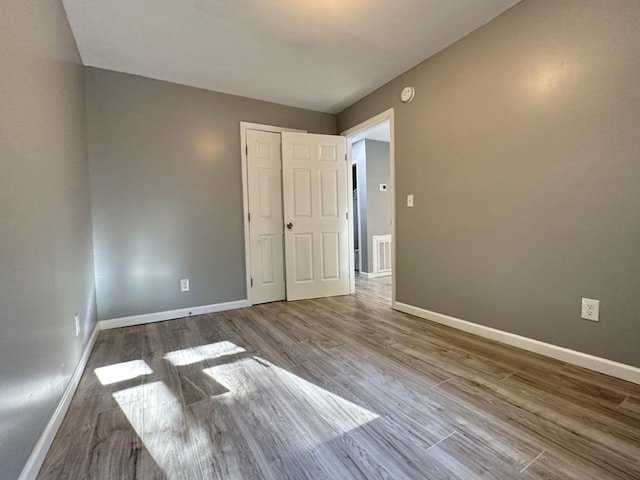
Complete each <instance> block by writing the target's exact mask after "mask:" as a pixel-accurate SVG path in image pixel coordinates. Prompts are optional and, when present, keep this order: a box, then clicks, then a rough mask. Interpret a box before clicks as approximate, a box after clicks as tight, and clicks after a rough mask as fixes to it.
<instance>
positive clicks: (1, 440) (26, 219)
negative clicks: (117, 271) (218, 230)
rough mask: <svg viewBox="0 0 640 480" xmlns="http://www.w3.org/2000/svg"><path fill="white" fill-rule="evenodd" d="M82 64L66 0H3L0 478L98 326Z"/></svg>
mask: <svg viewBox="0 0 640 480" xmlns="http://www.w3.org/2000/svg"><path fill="white" fill-rule="evenodd" d="M82 75H83V74H82V66H81V65H80V58H79V56H78V53H77V50H76V46H75V43H74V40H73V36H72V35H71V31H70V29H69V26H68V24H67V19H66V16H65V13H64V10H63V8H62V4H61V2H59V1H35V0H29V1H26V0H7V1H3V2H2V13H1V14H0V172H1V173H0V392H1V393H0V477H1V478H2V479H14V478H17V477H18V475H19V474H20V471H21V470H22V468H23V466H24V465H25V463H26V461H27V458H28V457H29V455H30V453H31V451H32V449H33V447H34V446H35V443H36V441H37V440H38V438H39V437H40V435H41V434H42V432H43V431H44V428H45V426H46V425H47V422H48V421H49V419H50V418H51V416H52V414H53V412H54V410H55V408H56V407H57V405H58V403H59V401H60V399H61V398H62V394H63V392H64V390H65V388H66V387H67V384H68V382H69V380H70V378H71V375H72V373H73V371H74V369H75V367H76V365H77V364H78V361H79V359H80V356H81V353H82V350H83V348H84V346H85V345H86V342H87V340H88V338H89V336H90V334H91V331H92V329H93V327H94V325H95V306H94V305H95V302H94V294H93V287H92V286H93V260H92V253H91V218H90V198H89V174H88V166H87V152H86V143H85V126H84V125H85V119H84V98H83V80H82ZM75 313H78V314H79V315H80V318H81V324H82V328H81V333H80V336H79V337H76V336H75V324H74V318H73V317H74V314H75Z"/></svg>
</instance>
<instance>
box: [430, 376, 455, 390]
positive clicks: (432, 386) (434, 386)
mask: <svg viewBox="0 0 640 480" xmlns="http://www.w3.org/2000/svg"><path fill="white" fill-rule="evenodd" d="M452 378H453V377H449V378H447V379H446V380H443V381H441V382H438V383H436V384H434V385H431V386H430V387H429V388H436V387H439V386H440V385H442V384H443V383H447V382H448V381H449V380H451V379H452Z"/></svg>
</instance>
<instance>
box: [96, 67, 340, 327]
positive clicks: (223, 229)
mask: <svg viewBox="0 0 640 480" xmlns="http://www.w3.org/2000/svg"><path fill="white" fill-rule="evenodd" d="M256 81H258V80H256ZM86 95H87V129H88V138H89V161H90V171H91V194H92V209H93V210H92V216H93V233H94V244H95V246H94V254H95V268H96V288H97V302H98V317H99V319H101V320H102V319H109V318H118V317H123V316H130V315H139V314H145V313H151V312H160V311H166V310H174V309H179V308H187V307H193V306H201V305H209V304H215V303H221V302H230V301H234V300H241V299H244V298H246V291H245V290H246V288H245V268H244V236H243V235H244V234H243V211H242V176H241V162H240V121H241V120H242V121H248V122H255V123H263V124H271V125H277V126H283V127H292V128H298V129H304V130H308V131H309V132H314V133H335V132H336V125H335V121H336V119H335V116H333V115H327V114H320V113H316V112H311V111H307V110H301V109H295V108H290V107H284V106H281V105H276V104H272V103H267V102H261V101H257V100H250V99H247V98H242V97H235V96H231V95H224V94H220V93H215V92H211V91H206V90H200V89H197V88H192V87H186V86H181V85H176V84H172V83H167V82H162V81H158V80H150V79H147V78H142V77H137V76H133V75H127V74H122V73H115V72H111V71H106V70H100V69H93V68H89V69H87V70H86ZM181 278H189V279H190V280H191V291H190V292H185V293H182V292H180V289H179V280H180V279H181Z"/></svg>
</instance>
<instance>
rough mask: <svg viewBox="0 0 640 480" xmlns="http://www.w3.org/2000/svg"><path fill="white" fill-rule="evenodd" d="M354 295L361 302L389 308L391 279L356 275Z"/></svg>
mask: <svg viewBox="0 0 640 480" xmlns="http://www.w3.org/2000/svg"><path fill="white" fill-rule="evenodd" d="M356 294H357V295H358V297H359V298H361V299H363V300H370V301H372V302H377V303H381V304H383V305H387V306H389V307H390V306H391V277H390V276H389V277H378V278H365V277H363V276H362V275H361V274H359V273H356Z"/></svg>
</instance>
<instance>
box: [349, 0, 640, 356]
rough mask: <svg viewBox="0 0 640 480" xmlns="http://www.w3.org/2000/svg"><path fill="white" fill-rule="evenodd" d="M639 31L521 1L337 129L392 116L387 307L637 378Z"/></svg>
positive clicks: (581, 8)
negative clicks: (548, 346)
mask: <svg viewBox="0 0 640 480" xmlns="http://www.w3.org/2000/svg"><path fill="white" fill-rule="evenodd" d="M638 24H640V2H638V1H636V0H616V1H615V2H603V1H601V0H571V1H569V0H567V1H562V2H558V1H555V0H525V1H524V2H522V3H520V4H518V5H516V6H515V7H513V8H512V9H510V10H509V11H507V12H505V13H504V14H502V15H500V16H499V17H497V18H496V19H495V20H493V21H492V22H490V23H489V24H487V25H486V26H484V27H482V28H480V29H479V30H477V31H475V32H474V33H472V34H470V35H469V36H467V37H466V38H464V39H462V40H460V41H459V42H457V43H456V44H454V45H452V46H451V47H449V48H447V49H446V50H444V51H443V52H441V53H440V54H438V55H436V56H434V57H432V58H431V59H429V60H427V61H425V62H423V63H422V64H420V65H419V66H417V67H415V68H414V69H412V70H410V71H409V72H407V73H405V74H403V75H402V76H400V77H398V78H396V79H395V80H393V81H391V82H390V83H389V84H387V85H386V86H384V87H382V88H381V89H379V90H377V91H375V92H374V93H372V94H371V95H369V96H368V97H366V98H364V99H363V100H361V101H360V102H358V103H356V104H355V105H353V106H352V107H350V108H348V109H347V110H345V111H344V112H342V113H340V114H339V116H338V126H339V129H340V131H344V130H345V129H347V128H349V127H351V126H353V125H355V124H357V123H359V122H361V121H364V120H365V119H367V118H370V117H372V116H374V115H375V114H378V113H380V112H382V111H384V110H386V109H388V108H390V107H394V108H395V135H396V136H395V138H396V145H395V149H396V182H397V192H396V195H397V197H396V200H397V202H398V203H397V205H398V210H397V238H396V241H397V259H396V261H397V277H396V280H397V299H398V301H399V302H405V303H408V304H412V305H416V306H418V307H423V308H426V309H429V310H432V311H436V312H440V313H444V314H448V315H452V316H454V317H458V318H462V319H465V320H469V321H472V322H476V323H479V324H482V325H487V326H490V327H495V328H498V329H501V330H506V331H509V332H514V333H516V334H520V335H524V336H527V337H531V338H535V339H538V340H542V341H545V342H550V343H553V344H556V345H560V346H564V347H568V348H572V349H575V350H579V351H583V352H587V353H591V354H594V355H598V356H602V357H606V358H610V359H613V360H617V361H621V362H625V363H627V364H631V365H635V366H640V348H638V338H640V297H639V296H638V291H640V268H638V267H639V266H640V248H639V246H640V214H639V212H640V188H639V185H640V161H639V160H638V159H639V157H640V135H639V134H638V126H639V125H640V88H638V85H640V56H639V55H638V45H640V29H639V28H638ZM405 85H413V86H414V87H415V88H416V98H415V100H414V101H413V102H412V103H410V104H408V105H403V104H402V103H401V102H400V100H399V94H400V90H401V88H402V87H404V86H405ZM410 193H412V194H414V195H415V207H414V208H407V207H406V195H407V194H410ZM581 297H590V298H596V299H600V300H601V322H600V323H591V322H588V321H586V320H581V319H580V299H581Z"/></svg>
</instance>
